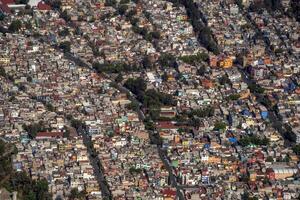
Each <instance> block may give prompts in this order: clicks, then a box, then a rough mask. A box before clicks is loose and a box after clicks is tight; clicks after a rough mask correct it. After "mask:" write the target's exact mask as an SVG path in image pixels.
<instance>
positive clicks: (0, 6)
mask: <svg viewBox="0 0 300 200" xmlns="http://www.w3.org/2000/svg"><path fill="white" fill-rule="evenodd" d="M0 11H2V12H4V13H8V14H10V13H11V11H10V8H9V7H8V6H7V4H6V3H5V2H4V0H0Z"/></svg>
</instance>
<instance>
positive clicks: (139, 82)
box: [124, 78, 147, 96]
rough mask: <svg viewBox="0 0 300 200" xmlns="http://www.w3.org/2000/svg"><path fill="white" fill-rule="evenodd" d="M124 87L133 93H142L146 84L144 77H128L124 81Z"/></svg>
mask: <svg viewBox="0 0 300 200" xmlns="http://www.w3.org/2000/svg"><path fill="white" fill-rule="evenodd" d="M124 87H126V88H127V89H128V90H130V91H131V92H132V93H133V94H135V95H137V96H139V95H143V93H144V92H145V90H146V88H147V84H146V82H145V80H144V79H142V78H136V79H133V78H129V79H127V80H126V82H125V83H124Z"/></svg>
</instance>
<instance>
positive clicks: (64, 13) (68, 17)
mask: <svg viewBox="0 0 300 200" xmlns="http://www.w3.org/2000/svg"><path fill="white" fill-rule="evenodd" d="M59 17H60V18H62V19H64V20H65V21H66V22H69V21H71V17H70V15H69V14H68V12H67V10H64V11H63V12H62V13H61V14H60V16H59Z"/></svg>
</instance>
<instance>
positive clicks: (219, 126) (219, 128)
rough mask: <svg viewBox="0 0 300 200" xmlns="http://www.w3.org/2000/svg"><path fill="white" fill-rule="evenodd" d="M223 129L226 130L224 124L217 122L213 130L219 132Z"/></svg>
mask: <svg viewBox="0 0 300 200" xmlns="http://www.w3.org/2000/svg"><path fill="white" fill-rule="evenodd" d="M225 129H226V123H224V122H221V121H218V122H216V123H215V126H214V130H216V131H220V130H225Z"/></svg>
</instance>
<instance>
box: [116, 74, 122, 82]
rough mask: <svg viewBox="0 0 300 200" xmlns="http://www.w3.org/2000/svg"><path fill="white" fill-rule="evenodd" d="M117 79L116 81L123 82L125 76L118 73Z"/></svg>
mask: <svg viewBox="0 0 300 200" xmlns="http://www.w3.org/2000/svg"><path fill="white" fill-rule="evenodd" d="M115 81H116V82H117V83H121V82H122V81H123V76H122V74H121V73H119V74H118V76H117V77H116V79H115Z"/></svg>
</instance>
